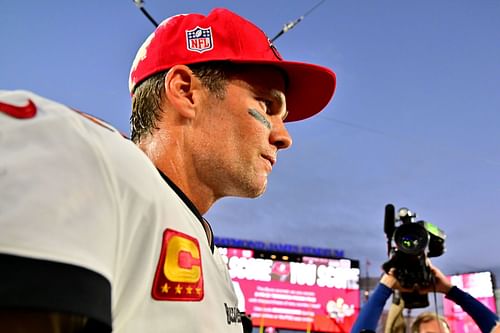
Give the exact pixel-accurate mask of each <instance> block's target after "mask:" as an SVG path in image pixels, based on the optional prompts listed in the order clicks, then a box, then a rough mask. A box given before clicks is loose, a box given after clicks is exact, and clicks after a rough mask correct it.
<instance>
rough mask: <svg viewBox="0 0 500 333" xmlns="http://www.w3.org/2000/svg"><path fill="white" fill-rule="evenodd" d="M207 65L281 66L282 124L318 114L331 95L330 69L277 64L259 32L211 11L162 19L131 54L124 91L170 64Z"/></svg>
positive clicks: (277, 58)
mask: <svg viewBox="0 0 500 333" xmlns="http://www.w3.org/2000/svg"><path fill="white" fill-rule="evenodd" d="M209 61H230V62H233V63H243V64H265V65H273V66H276V67H278V68H281V69H282V70H283V71H284V72H285V73H286V74H287V76H288V78H287V79H288V82H287V83H288V85H287V90H286V92H285V96H286V102H287V108H288V117H287V118H286V121H287V122H289V121H296V120H302V119H306V118H309V117H311V116H313V115H315V114H316V113H318V112H320V111H321V110H323V109H324V108H325V106H326V105H327V104H328V102H329V101H330V99H331V98H332V96H333V93H334V91H335V83H336V78H335V73H334V72H333V71H331V70H330V69H328V68H326V67H321V66H317V65H313V64H307V63H302V62H292V61H285V60H283V58H282V57H281V55H280V54H279V53H278V51H277V50H276V48H275V47H274V46H273V45H272V43H271V41H270V40H269V38H267V36H266V35H265V34H264V32H263V31H262V30H261V29H260V28H258V27H257V26H255V25H254V24H253V23H251V22H250V21H248V20H246V19H244V18H243V17H241V16H238V15H237V14H235V13H233V12H231V11H229V10H227V9H223V8H216V9H214V10H212V11H211V12H210V14H209V15H207V16H204V15H201V14H181V15H176V16H172V17H170V18H167V19H166V20H164V21H163V22H162V23H161V24H160V25H159V26H158V28H157V29H156V30H155V31H154V32H153V33H152V34H151V35H150V36H149V37H148V38H147V39H146V41H145V42H144V43H143V44H142V46H141V47H140V49H139V51H138V52H137V55H136V57H135V60H134V63H133V65H132V69H131V71H130V81H129V89H130V93H131V94H133V92H134V89H135V88H136V87H137V85H138V84H140V83H141V82H142V81H144V80H145V79H147V78H148V77H150V76H151V75H153V74H156V73H158V72H161V71H165V70H167V69H169V68H171V67H172V66H174V65H180V64H184V65H189V64H195V63H201V62H209Z"/></svg>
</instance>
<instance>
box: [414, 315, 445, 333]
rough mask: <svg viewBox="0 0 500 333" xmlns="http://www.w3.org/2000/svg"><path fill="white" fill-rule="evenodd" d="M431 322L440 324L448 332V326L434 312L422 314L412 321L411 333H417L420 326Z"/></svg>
mask: <svg viewBox="0 0 500 333" xmlns="http://www.w3.org/2000/svg"><path fill="white" fill-rule="evenodd" d="M433 320H437V321H439V322H441V323H442V324H443V325H444V326H445V327H446V328H447V329H448V331H450V325H449V324H448V322H447V321H446V319H445V318H444V317H443V316H440V315H438V314H436V313H435V312H422V313H421V314H419V315H418V317H417V318H415V321H413V324H412V325H411V333H419V332H420V325H421V324H425V323H428V322H431V321H433ZM443 333H444V332H443Z"/></svg>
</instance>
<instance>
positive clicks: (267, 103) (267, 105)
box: [260, 99, 273, 114]
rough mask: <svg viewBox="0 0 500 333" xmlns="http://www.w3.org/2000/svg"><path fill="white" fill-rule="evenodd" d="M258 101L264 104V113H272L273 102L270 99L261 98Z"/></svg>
mask: <svg viewBox="0 0 500 333" xmlns="http://www.w3.org/2000/svg"><path fill="white" fill-rule="evenodd" d="M260 102H261V103H262V104H264V111H266V114H273V103H272V102H271V101H270V100H266V99H261V100H260Z"/></svg>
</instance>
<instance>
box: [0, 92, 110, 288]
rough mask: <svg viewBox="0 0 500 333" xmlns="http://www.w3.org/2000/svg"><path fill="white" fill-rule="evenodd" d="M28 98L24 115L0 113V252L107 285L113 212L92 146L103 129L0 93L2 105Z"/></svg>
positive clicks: (102, 166)
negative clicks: (29, 112)
mask: <svg viewBox="0 0 500 333" xmlns="http://www.w3.org/2000/svg"><path fill="white" fill-rule="evenodd" d="M28 99H30V100H32V101H33V102H34V104H35V106H36V114H35V115H33V116H32V117H29V118H25V119H18V118H15V117H13V116H12V115H9V114H8V113H7V112H1V111H2V110H1V109H0V189H1V191H0V230H1V232H0V253H4V254H11V255H18V256H24V257H30V258H35V259H44V260H49V261H55V262H62V263H66V264H72V265H76V266H79V267H83V268H86V269H89V270H91V271H95V272H97V273H99V274H101V275H103V276H104V277H105V278H107V279H108V280H109V281H111V276H112V271H113V266H114V260H115V258H114V256H115V251H114V250H115V248H116V242H117V229H118V218H119V216H117V215H119V213H118V212H117V209H116V207H117V203H116V195H115V193H114V191H115V189H114V186H113V181H112V175H110V171H109V168H108V166H107V163H106V159H105V158H103V156H101V155H102V150H101V149H99V148H98V145H99V140H102V133H100V132H99V131H107V130H108V129H105V128H101V127H100V126H99V125H93V126H89V125H88V120H86V119H84V118H83V117H81V116H80V115H79V114H77V113H76V112H74V111H73V110H70V109H69V108H67V107H65V106H63V105H61V104H58V103H55V102H52V101H50V100H46V99H44V98H41V97H39V96H36V95H34V94H31V93H28V92H19V91H17V92H1V91H0V102H1V103H4V105H5V104H9V105H17V106H22V105H25V104H26V102H27V101H28ZM0 106H1V104H0ZM94 127H95V128H94ZM95 133H100V134H99V135H97V134H96V135H94V134H95ZM111 134H113V135H115V134H114V133H111ZM111 134H110V135H111Z"/></svg>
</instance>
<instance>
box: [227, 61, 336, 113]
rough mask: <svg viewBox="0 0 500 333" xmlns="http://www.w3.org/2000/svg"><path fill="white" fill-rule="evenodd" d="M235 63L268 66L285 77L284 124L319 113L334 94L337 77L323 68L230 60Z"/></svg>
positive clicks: (285, 62)
mask: <svg viewBox="0 0 500 333" xmlns="http://www.w3.org/2000/svg"><path fill="white" fill-rule="evenodd" d="M229 61H232V62H238V63H255V64H268V65H273V66H276V67H278V68H281V69H282V70H283V71H285V72H286V74H287V76H288V86H287V91H286V92H285V96H286V104H287V109H288V116H287V118H286V119H285V122H292V121H298V120H303V119H307V118H309V117H312V116H314V115H315V114H317V113H319V112H321V111H322V110H323V109H324V108H325V107H326V106H327V105H328V103H329V102H330V100H331V99H332V97H333V93H334V92H335V87H336V82H337V79H336V75H335V73H334V72H333V71H331V70H330V69H328V68H326V67H322V66H318V65H313V64H307V63H302V62H293V61H265V60H259V61H255V60H248V61H245V60H229Z"/></svg>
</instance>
